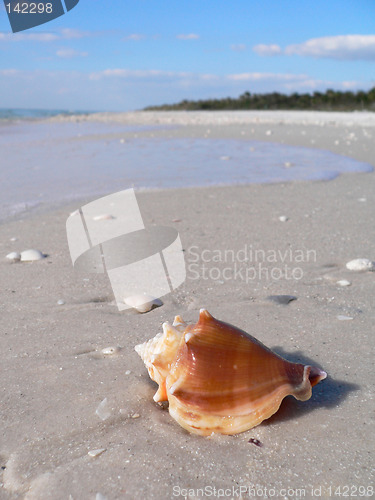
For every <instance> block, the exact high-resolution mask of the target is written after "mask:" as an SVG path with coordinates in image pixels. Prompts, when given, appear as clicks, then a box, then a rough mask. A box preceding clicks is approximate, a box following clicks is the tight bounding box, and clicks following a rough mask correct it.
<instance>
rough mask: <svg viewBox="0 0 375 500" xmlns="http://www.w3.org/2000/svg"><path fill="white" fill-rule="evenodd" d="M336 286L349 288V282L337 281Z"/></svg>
mask: <svg viewBox="0 0 375 500" xmlns="http://www.w3.org/2000/svg"><path fill="white" fill-rule="evenodd" d="M336 285H339V286H350V285H351V282H350V281H348V280H339V281H336Z"/></svg>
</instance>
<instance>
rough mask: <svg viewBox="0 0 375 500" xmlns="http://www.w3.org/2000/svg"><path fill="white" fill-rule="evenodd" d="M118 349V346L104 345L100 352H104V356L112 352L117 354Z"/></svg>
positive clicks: (110, 354)
mask: <svg viewBox="0 0 375 500" xmlns="http://www.w3.org/2000/svg"><path fill="white" fill-rule="evenodd" d="M119 350H120V348H119V346H110V347H105V348H104V349H102V354H104V356H112V355H113V354H117V353H118V352H119Z"/></svg>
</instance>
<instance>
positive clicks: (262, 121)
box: [3, 111, 375, 220]
mask: <svg viewBox="0 0 375 500" xmlns="http://www.w3.org/2000/svg"><path fill="white" fill-rule="evenodd" d="M239 117H243V118H241V119H242V120H243V123H241V122H239ZM288 117H289V118H288ZM338 118H340V119H338ZM150 120H151V121H150ZM75 121H78V122H79V124H81V125H82V127H80V128H79V129H77V130H75V129H74V130H75V131H74V133H73V131H72V141H73V142H71V147H73V148H76V147H77V146H79V142H80V141H87V140H89V141H90V142H91V143H93V144H94V143H95V141H99V140H101V141H107V142H108V141H115V142H116V141H119V142H121V143H122V142H125V141H128V140H129V141H132V139H134V138H137V139H139V140H141V141H142V140H143V141H147V139H148V138H151V139H152V140H159V141H163V140H165V139H168V140H170V139H172V140H179V139H184V140H189V139H213V140H228V139H229V140H232V139H233V140H236V141H258V142H260V143H262V144H267V143H273V144H275V145H284V146H292V147H297V148H310V149H317V150H319V151H328V152H331V153H334V154H337V155H343V156H346V157H347V158H352V159H354V160H356V161H359V162H363V163H366V164H368V165H371V166H372V167H373V168H374V166H375V159H374V155H373V154H372V151H373V147H372V142H373V140H374V138H375V129H374V128H373V127H374V126H375V113H373V114H372V113H360V112H358V113H347V112H342V113H327V112H322V114H320V113H319V112H310V113H306V112H272V111H270V112H267V111H265V112H231V113H223V112H210V111H207V112H161V113H160V112H158V113H156V112H136V113H117V114H115V113H107V114H93V115H88V116H87V115H85V116H83V115H82V116H77V115H76V116H68V117H65V116H63V117H59V118H54V119H48V120H44V121H41V122H38V124H42V126H44V125H45V124H48V123H50V122H51V123H71V122H75ZM205 121H206V122H207V123H204V122H205ZM85 123H88V124H90V127H88V128H85V127H84V125H85ZM355 123H357V124H356V125H355ZM101 124H105V127H106V128H104V130H105V131H106V132H105V133H104V135H103V132H102V133H101V132H100V125H101ZM365 124H369V126H367V125H365ZM111 125H112V126H113V129H112V127H111ZM121 125H125V126H130V129H129V130H126V129H125V130H116V127H118V126H121ZM30 126H31V127H32V126H33V125H32V124H31V125H30ZM132 126H133V127H135V128H134V130H132ZM145 126H146V127H148V126H151V127H150V128H146V129H144V128H143V127H145ZM107 129H108V130H107ZM82 132H83V136H82V137H80V135H82ZM64 133H66V131H65V132H64ZM74 134H78V136H77V138H73V135H74ZM75 141H78V142H75ZM253 144H254V143H253ZM254 146H256V143H255V144H254ZM221 147H222V146H221ZM223 149H225V148H223ZM222 154H226V153H224V151H223V153H222ZM159 155H160V153H159ZM219 155H220V153H219V152H218V156H219ZM285 155H288V153H285ZM292 155H293V153H291V156H292ZM285 159H286V160H289V159H290V158H284V159H283V160H285ZM338 160H339V158H338ZM109 161H111V160H110V157H109ZM156 161H159V160H156ZM169 161H170V160H169ZM286 163H288V162H286ZM218 166H219V165H218ZM36 168H37V169H38V168H39V167H38V166H37V167H36ZM42 168H45V167H43V166H42ZM25 173H27V171H25ZM116 173H117V172H116ZM288 173H289V172H288ZM290 173H292V170H290ZM70 175H73V172H71V174H70ZM340 175H346V173H344V174H340ZM297 176H298V174H297ZM205 182H207V181H205ZM268 182H271V183H272V182H274V181H273V180H269V181H267V183H268ZM279 182H281V183H283V182H300V181H299V180H298V179H297V180H286V179H285V180H280V181H279ZM307 182H309V180H307ZM248 183H249V184H251V182H248V181H246V180H236V179H233V182H229V183H226V182H225V181H224V182H222V181H220V179H219V181H218V182H215V179H212V183H211V182H210V183H209V184H208V185H215V184H216V185H219V186H223V185H246V184H248ZM125 185H126V184H124V186H125ZM198 186H199V180H198V179H197V185H196V186H195V187H198ZM175 187H176V186H172V187H171V188H172V189H174V188H175ZM97 188H99V185H98V186H92V187H91V188H90V189H92V190H93V193H92V194H89V193H87V194H83V195H82V194H79V193H74V194H73V193H72V194H71V195H67V193H65V195H64V198H66V199H63V200H59V201H58V202H57V203H56V202H55V200H54V201H53V202H52V201H51V200H50V199H49V198H50V196H49V195H47V200H45V201H43V198H41V199H40V200H38V198H35V199H30V200H28V201H27V203H32V204H33V203H37V204H38V206H37V207H36V208H35V209H32V210H31V211H30V213H28V211H27V210H28V209H26V210H22V211H21V212H17V213H16V214H14V215H10V216H9V217H6V218H5V219H3V220H13V219H15V218H16V219H17V218H20V217H28V216H29V215H32V214H36V213H44V212H45V211H48V210H54V209H58V208H60V207H63V206H64V205H67V204H69V205H70V204H72V203H74V200H76V201H77V202H79V201H80V200H81V199H86V200H87V199H89V198H94V197H99V196H102V195H105V194H106V193H110V192H113V191H114V189H113V187H110V188H109V187H108V188H106V189H104V190H103V189H101V190H100V191H99V190H98V189H97ZM124 188H125V187H124ZM44 189H46V186H45V188H44ZM51 189H52V190H53V186H52V184H51ZM148 189H170V187H168V186H164V187H157V186H153V187H150V186H147V185H145V186H144V187H142V188H141V189H139V190H140V191H143V190H148ZM95 190H97V193H96V192H95ZM34 196H35V195H34ZM19 203H20V204H21V203H22V202H21V201H19ZM9 208H11V207H9ZM17 210H18V209H17Z"/></svg>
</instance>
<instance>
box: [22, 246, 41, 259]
mask: <svg viewBox="0 0 375 500" xmlns="http://www.w3.org/2000/svg"><path fill="white" fill-rule="evenodd" d="M44 257H45V255H44V254H42V252H41V251H40V250H35V249H34V248H30V249H29V250H24V251H23V252H21V262H33V261H35V260H42V259H44Z"/></svg>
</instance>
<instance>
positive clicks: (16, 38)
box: [0, 28, 95, 42]
mask: <svg viewBox="0 0 375 500" xmlns="http://www.w3.org/2000/svg"><path fill="white" fill-rule="evenodd" d="M94 33H95V32H90V31H81V30H76V29H72V28H63V29H61V30H60V31H59V32H56V33H51V32H37V33H33V32H32V33H7V32H4V31H0V41H1V40H4V41H6V42H23V41H33V42H53V41H55V40H60V39H65V40H71V39H77V38H83V37H87V36H92V35H93V34H94Z"/></svg>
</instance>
